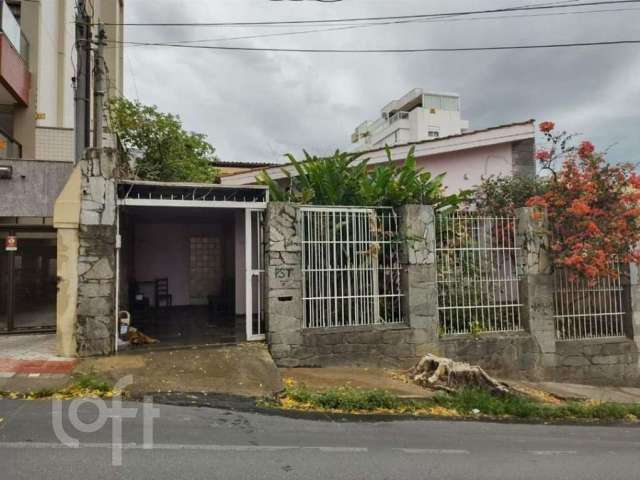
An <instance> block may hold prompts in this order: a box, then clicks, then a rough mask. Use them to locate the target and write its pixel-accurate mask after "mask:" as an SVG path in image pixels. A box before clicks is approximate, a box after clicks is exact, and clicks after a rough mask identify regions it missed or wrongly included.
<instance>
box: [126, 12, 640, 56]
mask: <svg viewBox="0 0 640 480" xmlns="http://www.w3.org/2000/svg"><path fill="white" fill-rule="evenodd" d="M638 10H640V7H630V8H616V9H600V10H580V11H577V12H547V13H537V14H536V13H530V14H519V15H504V16H491V17H462V18H443V19H426V20H418V21H415V20H398V21H393V22H379V23H371V24H364V25H362V24H357V25H350V26H340V27H333V28H318V29H313V30H302V31H300V30H298V31H288V32H275V33H261V34H255V35H240V36H235V37H218V38H207V39H199V40H171V41H165V42H158V45H163V44H167V43H170V44H194V43H205V42H226V41H232V40H251V39H257V38H269V37H287V36H293V35H306V34H310V33H325V32H336V31H344V30H354V29H363V28H371V27H377V26H388V25H398V24H406V23H440V22H461V21H462V22H464V21H477V20H501V19H503V18H530V17H549V16H559V15H578V14H592V13H615V12H628V11H638ZM149 43H153V42H149ZM133 46H136V45H133ZM137 46H145V45H137Z"/></svg>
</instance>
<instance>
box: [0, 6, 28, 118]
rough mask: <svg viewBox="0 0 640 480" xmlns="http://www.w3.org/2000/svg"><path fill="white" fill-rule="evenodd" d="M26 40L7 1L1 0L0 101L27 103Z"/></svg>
mask: <svg viewBox="0 0 640 480" xmlns="http://www.w3.org/2000/svg"><path fill="white" fill-rule="evenodd" d="M28 55H29V42H28V41H27V38H26V37H25V36H24V34H23V32H22V30H21V29H20V25H19V24H18V21H17V20H16V19H15V17H14V16H13V13H11V9H10V8H9V7H8V6H7V2H6V1H4V0H0V104H2V105H16V104H17V105H22V106H27V105H28V103H29V86H30V83H31V74H30V73H29V65H28V60H29V59H28Z"/></svg>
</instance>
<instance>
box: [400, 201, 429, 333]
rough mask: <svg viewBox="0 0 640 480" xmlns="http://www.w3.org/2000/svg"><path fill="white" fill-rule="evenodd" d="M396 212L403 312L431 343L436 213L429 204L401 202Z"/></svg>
mask: <svg viewBox="0 0 640 480" xmlns="http://www.w3.org/2000/svg"><path fill="white" fill-rule="evenodd" d="M399 213H400V236H401V237H402V238H403V239H404V242H403V248H402V252H401V257H400V261H401V263H402V266H403V270H402V271H403V275H402V291H403V292H404V297H403V299H404V300H403V311H404V315H405V318H407V321H408V323H409V326H410V327H411V328H413V329H423V330H424V331H425V333H426V338H425V339H424V340H425V342H424V343H426V344H429V343H431V344H433V343H436V342H437V338H438V332H437V324H438V287H437V284H436V249H435V246H436V243H435V242H436V234H435V214H434V211H433V207H431V206H428V205H404V206H402V207H401V208H400V209H399ZM420 343H422V342H420Z"/></svg>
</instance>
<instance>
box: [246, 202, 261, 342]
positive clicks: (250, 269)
mask: <svg viewBox="0 0 640 480" xmlns="http://www.w3.org/2000/svg"><path fill="white" fill-rule="evenodd" d="M263 218H264V211H263V210H245V239H246V240H245V271H246V275H245V282H246V284H245V285H246V297H245V301H246V325H247V340H264V338H265V330H264V307H263V298H264V296H263V293H264V291H263V278H264V242H263V230H262V223H263Z"/></svg>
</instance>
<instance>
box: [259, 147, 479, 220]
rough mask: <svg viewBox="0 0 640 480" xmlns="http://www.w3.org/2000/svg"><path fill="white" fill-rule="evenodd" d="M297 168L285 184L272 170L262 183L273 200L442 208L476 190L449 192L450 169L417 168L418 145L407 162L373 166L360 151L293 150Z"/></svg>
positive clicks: (456, 202)
mask: <svg viewBox="0 0 640 480" xmlns="http://www.w3.org/2000/svg"><path fill="white" fill-rule="evenodd" d="M288 158H289V161H290V162H291V165H293V167H294V168H295V170H296V174H297V175H295V176H291V175H289V173H288V171H287V170H286V169H283V172H284V173H285V175H287V177H288V181H287V184H288V185H287V187H286V188H284V189H283V188H281V187H280V186H279V185H278V183H277V182H276V181H274V180H273V179H272V178H271V177H270V176H269V175H268V174H267V173H266V172H263V173H262V174H261V175H260V176H259V177H258V181H259V183H261V184H263V185H267V186H268V187H269V189H270V195H271V199H272V200H276V201H292V202H295V203H310V204H315V205H366V206H391V207H397V206H400V205H405V204H410V203H419V204H425V205H433V206H434V207H435V208H436V209H438V210H440V211H444V210H448V209H452V208H456V207H457V206H458V205H459V204H460V203H462V202H463V201H465V200H466V199H467V198H468V197H469V195H470V192H467V191H464V192H460V193H459V194H456V195H446V194H445V191H444V186H443V184H442V182H443V179H444V174H441V175H438V176H435V177H434V176H432V175H431V173H429V172H425V171H423V170H422V169H421V168H418V167H417V164H416V159H415V156H414V153H413V148H412V149H411V150H410V151H409V153H408V155H407V158H406V159H405V160H404V162H402V163H401V164H396V162H393V161H392V160H391V152H390V150H389V149H387V158H388V161H387V163H385V164H384V165H376V166H375V167H371V166H369V164H368V159H363V158H362V157H361V154H359V153H347V152H340V151H336V152H335V153H334V154H333V155H332V156H330V157H323V158H320V157H315V156H311V155H309V154H308V153H306V152H305V160H304V161H302V162H301V161H298V160H296V158H295V157H293V155H288Z"/></svg>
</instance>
